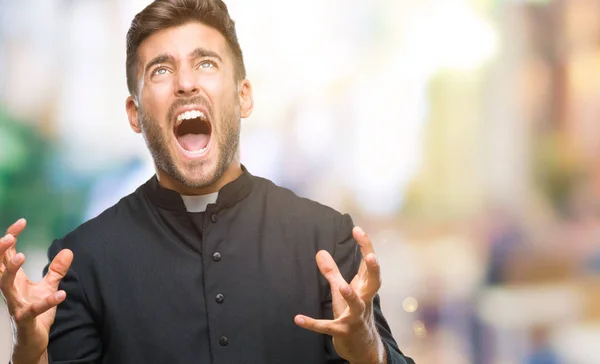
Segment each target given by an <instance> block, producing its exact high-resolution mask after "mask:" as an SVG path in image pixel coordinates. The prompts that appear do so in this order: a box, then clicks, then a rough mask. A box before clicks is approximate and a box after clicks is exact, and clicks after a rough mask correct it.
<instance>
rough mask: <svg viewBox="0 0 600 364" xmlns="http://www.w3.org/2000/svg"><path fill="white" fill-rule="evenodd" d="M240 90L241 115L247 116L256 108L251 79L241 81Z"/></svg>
mask: <svg viewBox="0 0 600 364" xmlns="http://www.w3.org/2000/svg"><path fill="white" fill-rule="evenodd" d="M238 90H239V96H240V116H241V117H242V118H247V117H249V116H250V115H252V110H253V109H254V96H252V85H251V84H250V81H248V80H243V81H241V82H240V84H239V87H238Z"/></svg>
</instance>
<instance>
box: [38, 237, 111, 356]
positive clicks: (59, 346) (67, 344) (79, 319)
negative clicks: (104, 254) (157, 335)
mask: <svg viewBox="0 0 600 364" xmlns="http://www.w3.org/2000/svg"><path fill="white" fill-rule="evenodd" d="M61 249H62V246H61V243H60V242H59V241H55V242H54V243H53V244H52V246H51V247H50V249H49V250H48V258H49V261H50V262H51V261H52V259H53V258H54V257H55V256H56V254H57V253H58V252H59V251H60V250H61ZM74 255H75V258H74V262H73V264H72V265H71V269H69V271H68V272H67V275H66V276H65V277H64V278H63V279H62V281H61V283H60V284H59V289H62V290H64V291H65V292H66V293H67V298H66V299H65V301H63V302H62V303H61V304H59V305H58V307H57V310H56V318H55V320H54V324H53V325H52V327H51V328H50V342H49V344H48V357H49V362H50V363H53V364H75V363H77V364H82V363H86V364H88V363H89V364H91V363H99V362H100V360H101V358H102V340H101V338H100V333H99V330H98V327H97V324H96V322H95V320H94V318H93V315H92V313H91V310H90V305H89V302H88V300H87V297H86V293H85V290H84V287H83V284H82V282H81V280H80V278H79V276H78V275H77V273H76V272H75V269H76V268H75V262H76V260H77V259H78V258H77V253H76V252H74ZM48 267H49V264H48V265H46V267H45V268H44V275H45V274H46V273H47V272H48Z"/></svg>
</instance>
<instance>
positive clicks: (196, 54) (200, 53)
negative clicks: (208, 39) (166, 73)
mask: <svg viewBox="0 0 600 364" xmlns="http://www.w3.org/2000/svg"><path fill="white" fill-rule="evenodd" d="M189 57H190V58H202V57H210V58H215V59H218V60H219V62H223V59H222V58H221V56H219V54H218V53H216V52H213V51H211V50H209V49H206V48H202V47H199V48H196V49H194V50H193V51H192V52H191V53H190V55H189ZM167 62H170V63H175V57H173V56H172V55H170V54H168V53H163V54H159V55H158V56H156V57H154V58H152V59H151V60H150V62H148V64H147V65H146V67H145V68H144V74H146V73H148V71H149V70H150V68H151V67H153V66H155V65H157V64H161V63H167Z"/></svg>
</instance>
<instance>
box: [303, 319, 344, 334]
mask: <svg viewBox="0 0 600 364" xmlns="http://www.w3.org/2000/svg"><path fill="white" fill-rule="evenodd" d="M294 322H295V323H296V325H298V326H300V327H302V328H303V329H307V330H310V331H314V332H318V333H319V334H326V335H331V336H339V335H344V334H347V333H348V332H347V331H348V330H347V329H345V327H346V326H347V325H341V324H340V323H339V322H338V321H336V320H315V319H314V318H312V317H308V316H304V315H296V317H294Z"/></svg>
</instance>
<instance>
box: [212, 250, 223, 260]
mask: <svg viewBox="0 0 600 364" xmlns="http://www.w3.org/2000/svg"><path fill="white" fill-rule="evenodd" d="M213 260H214V261H215V262H218V261H219V260H221V253H219V252H216V253H214V254H213Z"/></svg>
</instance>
